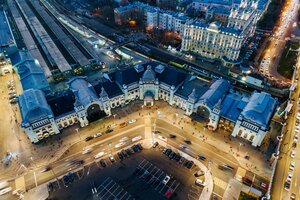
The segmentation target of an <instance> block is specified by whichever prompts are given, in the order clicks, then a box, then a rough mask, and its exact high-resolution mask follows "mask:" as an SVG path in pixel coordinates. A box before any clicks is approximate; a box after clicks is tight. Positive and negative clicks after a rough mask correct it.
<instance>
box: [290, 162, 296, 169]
mask: <svg viewBox="0 0 300 200" xmlns="http://www.w3.org/2000/svg"><path fill="white" fill-rule="evenodd" d="M294 169H295V162H294V161H292V162H291V163H290V170H291V171H294Z"/></svg>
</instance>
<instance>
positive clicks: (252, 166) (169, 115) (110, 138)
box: [1, 102, 270, 197]
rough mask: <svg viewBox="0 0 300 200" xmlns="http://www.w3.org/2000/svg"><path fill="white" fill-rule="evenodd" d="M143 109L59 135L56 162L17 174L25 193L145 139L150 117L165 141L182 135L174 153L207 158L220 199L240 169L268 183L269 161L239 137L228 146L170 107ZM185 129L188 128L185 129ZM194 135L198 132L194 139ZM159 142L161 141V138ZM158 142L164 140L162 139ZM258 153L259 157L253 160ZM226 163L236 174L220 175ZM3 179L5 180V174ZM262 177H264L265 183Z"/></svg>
mask: <svg viewBox="0 0 300 200" xmlns="http://www.w3.org/2000/svg"><path fill="white" fill-rule="evenodd" d="M141 105H142V104H139V103H138V102H134V103H133V104H130V105H128V106H126V107H124V108H123V109H117V110H116V111H115V113H116V115H115V116H112V117H111V118H109V119H105V120H99V121H97V122H95V123H92V124H91V125H89V126H88V127H85V128H81V129H79V130H78V133H77V132H76V130H74V128H75V127H71V128H69V129H67V130H66V132H65V133H63V134H62V135H61V136H60V137H61V138H62V139H61V141H62V140H63V144H64V145H66V146H64V145H61V146H60V147H58V148H57V149H56V151H54V149H52V151H53V154H54V155H55V156H54V157H53V158H51V159H49V160H43V159H41V158H39V157H37V158H33V159H32V160H31V161H32V162H31V165H29V166H26V168H27V169H25V168H23V169H21V170H19V171H18V172H17V174H18V175H21V174H22V173H23V175H24V174H25V176H24V178H25V183H26V188H34V187H35V186H36V185H40V184H42V183H44V182H47V181H49V180H53V179H55V177H59V176H61V175H63V174H64V173H66V172H68V171H70V170H75V169H76V168H72V167H70V166H68V162H70V161H72V160H78V159H82V160H84V163H85V164H89V163H93V162H94V159H93V156H94V155H95V154H97V153H98V152H101V151H108V152H109V151H111V149H112V148H111V147H114V146H115V145H116V144H117V143H118V140H120V139H121V138H123V137H125V136H127V137H129V138H133V137H135V136H137V135H142V136H143V137H144V132H145V129H144V125H143V124H144V123H145V122H144V117H145V116H150V117H152V129H153V130H155V129H156V130H159V131H161V132H162V136H165V137H166V138H168V137H167V136H168V134H175V135H176V136H177V137H176V138H174V139H171V138H168V139H167V144H169V145H171V146H173V147H175V148H180V145H186V146H188V149H185V150H183V151H185V152H186V153H187V154H189V155H191V156H193V157H197V156H198V155H201V156H205V157H206V158H207V161H204V162H203V163H204V164H205V165H206V166H207V167H208V168H209V169H211V172H212V175H213V177H214V182H215V186H214V193H215V194H216V195H217V196H220V197H222V196H223V194H224V192H225V190H226V188H227V186H228V182H229V181H230V180H231V179H232V178H234V176H235V173H236V170H237V168H238V167H243V168H245V169H248V170H250V171H249V172H250V174H251V173H252V172H253V173H255V174H257V175H258V176H257V178H258V179H259V180H260V181H265V179H264V178H267V179H268V176H269V175H268V174H270V169H269V168H268V165H267V163H266V161H264V158H263V156H262V157H260V156H259V152H258V151H257V150H254V149H253V150H251V149H252V148H251V146H249V147H248V146H246V145H245V146H242V147H240V146H239V143H238V139H237V140H235V139H234V138H233V139H234V141H233V140H232V141H230V140H228V141H226V140H227V139H226V140H225V142H224V137H223V136H221V135H219V134H217V135H212V134H211V132H209V131H207V130H205V129H203V128H201V127H202V126H199V124H198V123H196V124H195V125H193V123H191V122H189V121H190V120H189V119H188V118H187V117H186V116H184V115H182V111H181V110H180V109H175V108H172V107H170V106H169V105H168V104H167V103H165V102H157V103H156V106H155V108H156V109H148V108H143V107H142V106H141ZM155 110H156V111H155ZM158 113H159V114H158ZM130 119H138V120H137V122H136V123H134V124H130V125H128V126H126V127H124V128H120V127H118V124H120V123H122V122H124V121H128V120H130ZM108 124H110V125H112V126H113V129H114V131H113V132H112V133H109V134H105V135H103V136H101V137H99V138H95V139H93V140H91V141H88V142H85V141H84V139H85V138H86V137H87V136H90V135H94V134H95V133H97V132H103V131H105V130H106V127H107V125H108ZM174 124H175V125H174ZM181 126H183V127H184V128H181ZM193 127H194V128H193ZM192 132H195V134H193V133H192ZM71 133H73V134H71ZM154 137H156V138H157V137H158V135H155V136H154ZM184 138H189V139H191V140H192V144H191V145H187V144H185V142H184V141H183V139H184ZM54 139H55V138H50V140H49V141H48V142H49V143H52V142H54V141H53V140H54ZM157 139H158V140H160V139H159V138H157ZM222 140H223V141H222ZM50 141H51V142H50ZM216 142H217V143H218V144H219V145H218V146H214V145H213V143H214V144H216ZM58 143H59V142H58ZM72 144H73V145H72ZM50 146H51V145H50ZM90 146H91V147H93V152H92V153H91V154H85V155H83V154H82V149H83V148H87V147H90ZM252 151H253V153H252ZM39 153H40V154H42V153H43V151H39ZM255 154H256V155H257V156H251V155H255ZM243 155H250V160H246V159H244V156H243ZM208 161H209V162H208ZM222 164H228V165H230V166H232V167H234V170H233V171H232V172H224V171H221V170H220V169H218V166H219V165H222ZM46 166H50V167H51V169H52V170H49V171H47V172H43V173H42V172H41V171H42V170H43V169H44V168H45V167H46ZM247 166H248V167H247ZM251 171H252V172H251ZM1 175H2V176H4V174H1ZM260 176H261V177H262V178H260Z"/></svg>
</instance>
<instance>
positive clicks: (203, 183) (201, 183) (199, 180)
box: [195, 178, 205, 186]
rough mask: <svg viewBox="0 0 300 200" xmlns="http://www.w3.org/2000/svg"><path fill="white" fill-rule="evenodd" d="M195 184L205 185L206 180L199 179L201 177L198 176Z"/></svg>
mask: <svg viewBox="0 0 300 200" xmlns="http://www.w3.org/2000/svg"><path fill="white" fill-rule="evenodd" d="M195 184H196V185H199V186H205V182H204V180H201V179H199V178H196V180H195Z"/></svg>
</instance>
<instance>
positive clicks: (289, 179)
mask: <svg viewBox="0 0 300 200" xmlns="http://www.w3.org/2000/svg"><path fill="white" fill-rule="evenodd" d="M292 178H293V174H292V172H289V173H288V175H287V177H286V181H289V182H291V181H292Z"/></svg>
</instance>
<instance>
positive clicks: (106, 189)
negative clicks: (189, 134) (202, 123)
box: [49, 146, 202, 200]
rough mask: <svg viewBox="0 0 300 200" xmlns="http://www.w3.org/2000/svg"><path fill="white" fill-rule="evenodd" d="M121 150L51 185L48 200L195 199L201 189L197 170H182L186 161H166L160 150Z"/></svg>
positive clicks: (191, 168) (195, 168) (193, 168)
mask: <svg viewBox="0 0 300 200" xmlns="http://www.w3.org/2000/svg"><path fill="white" fill-rule="evenodd" d="M123 150H124V151H122V150H119V152H118V153H116V154H112V156H113V158H109V157H103V158H101V159H100V160H99V159H98V160H95V162H94V163H92V164H91V165H89V166H85V167H81V168H79V170H78V171H76V172H72V171H71V172H70V173H69V174H67V175H65V176H64V177H62V178H60V179H59V180H56V181H53V182H52V184H53V188H50V189H51V191H50V196H49V198H50V199H74V198H76V199H78V200H80V199H92V198H93V199H116V198H117V199H155V200H159V199H168V198H169V199H199V196H200V194H201V191H202V187H201V186H198V185H195V176H194V173H195V172H197V171H198V170H199V169H198V168H197V167H196V166H195V165H193V164H192V165H191V167H189V168H190V169H189V168H188V167H187V166H185V165H184V163H186V162H188V161H187V160H186V159H185V162H179V161H176V160H175V159H170V158H169V156H166V155H164V153H163V148H162V147H160V146H157V147H156V148H151V149H145V148H142V150H140V149H139V148H138V147H137V146H136V147H135V148H131V147H126V148H125V149H123ZM120 154H121V155H120ZM183 159H184V158H182V160H183ZM66 176H68V177H66Z"/></svg>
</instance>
